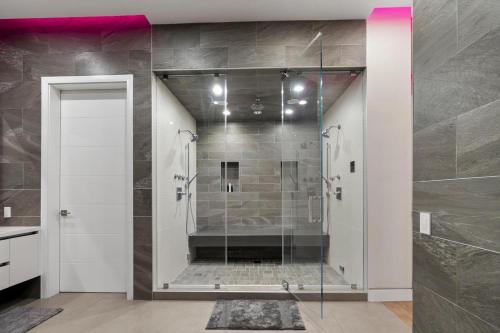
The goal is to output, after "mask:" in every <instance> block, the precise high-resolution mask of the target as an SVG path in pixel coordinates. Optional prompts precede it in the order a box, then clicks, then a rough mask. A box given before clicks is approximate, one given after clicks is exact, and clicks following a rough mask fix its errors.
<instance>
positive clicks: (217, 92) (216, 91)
mask: <svg viewBox="0 0 500 333" xmlns="http://www.w3.org/2000/svg"><path fill="white" fill-rule="evenodd" d="M212 92H213V93H214V95H215V96H220V95H222V93H223V92H224V89H223V88H222V86H221V85H220V84H218V83H216V84H214V86H213V87H212Z"/></svg>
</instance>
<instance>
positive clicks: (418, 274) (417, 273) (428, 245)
mask: <svg viewBox="0 0 500 333" xmlns="http://www.w3.org/2000/svg"><path fill="white" fill-rule="evenodd" d="M458 247H459V246H457V245H456V244H455V243H452V242H449V241H446V240H443V239H439V238H435V237H429V236H427V235H423V234H420V233H414V236H413V272H414V273H413V274H414V276H413V278H414V281H415V283H418V284H419V285H422V286H425V287H427V288H429V289H431V290H433V291H434V292H435V293H437V294H439V295H441V296H443V297H445V298H447V299H448V300H450V301H453V302H456V291H457V248H458Z"/></svg>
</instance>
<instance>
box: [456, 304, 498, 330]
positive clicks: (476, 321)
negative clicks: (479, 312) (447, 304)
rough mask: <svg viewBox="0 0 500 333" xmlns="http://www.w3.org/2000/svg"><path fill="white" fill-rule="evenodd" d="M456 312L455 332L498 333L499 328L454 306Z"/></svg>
mask: <svg viewBox="0 0 500 333" xmlns="http://www.w3.org/2000/svg"><path fill="white" fill-rule="evenodd" d="M455 310H456V313H457V316H456V318H457V333H459V332H460V333H499V332H500V328H497V327H494V326H493V325H491V324H490V323H487V322H485V321H484V320H482V319H481V318H479V317H477V316H475V315H473V314H472V313H470V312H467V311H465V310H463V309H461V308H459V307H455Z"/></svg>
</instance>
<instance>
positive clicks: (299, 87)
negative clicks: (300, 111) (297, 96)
mask: <svg viewBox="0 0 500 333" xmlns="http://www.w3.org/2000/svg"><path fill="white" fill-rule="evenodd" d="M293 91H295V92H296V93H300V92H303V91H304V86H303V85H302V84H300V83H297V84H296V85H295V86H293Z"/></svg>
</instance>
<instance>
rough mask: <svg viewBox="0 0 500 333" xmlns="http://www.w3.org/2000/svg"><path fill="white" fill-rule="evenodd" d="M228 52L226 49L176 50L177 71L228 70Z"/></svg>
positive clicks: (196, 48)
mask: <svg viewBox="0 0 500 333" xmlns="http://www.w3.org/2000/svg"><path fill="white" fill-rule="evenodd" d="M227 64H228V50H227V48H224V47H213V48H199V47H195V48H185V49H174V66H175V68H176V69H207V68H226V67H227Z"/></svg>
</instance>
